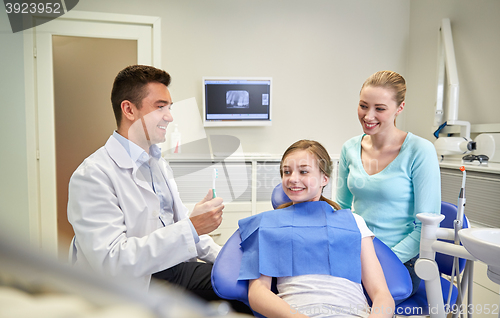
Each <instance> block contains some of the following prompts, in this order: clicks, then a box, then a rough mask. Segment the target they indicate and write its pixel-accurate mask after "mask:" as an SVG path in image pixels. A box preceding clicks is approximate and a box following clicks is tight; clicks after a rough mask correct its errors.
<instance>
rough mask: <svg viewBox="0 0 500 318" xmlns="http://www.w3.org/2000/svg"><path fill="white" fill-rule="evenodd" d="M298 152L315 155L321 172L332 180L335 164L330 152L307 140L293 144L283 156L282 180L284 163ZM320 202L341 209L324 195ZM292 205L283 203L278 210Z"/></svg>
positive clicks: (281, 164) (281, 165)
mask: <svg viewBox="0 0 500 318" xmlns="http://www.w3.org/2000/svg"><path fill="white" fill-rule="evenodd" d="M297 150H306V151H308V152H309V153H311V154H312V155H314V156H315V157H316V159H317V160H318V167H319V169H320V171H321V172H322V173H324V174H325V175H326V176H327V177H328V179H330V177H331V175H332V171H333V164H332V159H331V158H330V155H329V154H328V151H326V149H325V147H323V145H321V144H320V143H319V142H317V141H314V140H305V139H303V140H299V141H297V142H295V143H293V144H292V145H291V146H290V147H288V149H287V150H286V151H285V153H284V154H283V157H282V158H281V163H280V175H281V178H283V162H284V161H285V159H286V157H287V156H288V155H290V154H291V153H292V152H294V151H297ZM319 200H320V201H325V202H327V203H328V204H330V205H331V206H333V208H334V209H335V210H340V209H341V208H340V206H339V205H338V204H337V203H336V202H334V201H332V200H330V199H327V198H325V197H324V196H323V195H321V197H320V198H319ZM292 204H293V203H292V202H287V203H283V204H282V205H280V206H278V207H277V209H283V208H286V207H289V206H291V205H292Z"/></svg>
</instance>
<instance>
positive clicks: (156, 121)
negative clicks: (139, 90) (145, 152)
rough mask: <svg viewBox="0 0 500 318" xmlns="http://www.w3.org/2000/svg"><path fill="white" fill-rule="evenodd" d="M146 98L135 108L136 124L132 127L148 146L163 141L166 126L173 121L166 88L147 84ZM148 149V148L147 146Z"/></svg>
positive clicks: (156, 83) (154, 83)
mask: <svg viewBox="0 0 500 318" xmlns="http://www.w3.org/2000/svg"><path fill="white" fill-rule="evenodd" d="M145 89H146V90H147V91H148V94H147V96H146V97H145V98H144V99H143V100H142V102H141V104H142V105H141V106H142V107H141V108H140V109H137V108H136V115H135V117H136V122H135V123H134V125H133V126H135V127H134V129H136V130H137V131H141V129H142V133H141V135H142V136H143V138H142V139H145V141H146V143H148V144H149V145H152V144H158V143H162V142H164V141H165V134H166V132H167V126H168V124H169V123H170V122H172V121H173V117H172V114H171V113H170V108H171V107H172V97H171V96H170V92H169V90H168V88H167V87H166V86H165V85H163V84H161V83H158V82H152V83H148V84H147V85H146V87H145ZM147 147H148V148H149V146H147Z"/></svg>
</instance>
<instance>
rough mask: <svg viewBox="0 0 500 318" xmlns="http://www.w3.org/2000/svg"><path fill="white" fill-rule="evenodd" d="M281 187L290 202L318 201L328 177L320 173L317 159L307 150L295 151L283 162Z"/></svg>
mask: <svg viewBox="0 0 500 318" xmlns="http://www.w3.org/2000/svg"><path fill="white" fill-rule="evenodd" d="M282 167H283V168H282V169H283V171H282V172H283V178H282V185H283V190H284V191H285V193H286V195H287V196H288V197H289V198H290V200H292V202H293V203H294V204H295V203H300V202H306V201H318V200H319V198H320V197H321V192H322V190H323V187H324V186H326V185H327V184H328V177H327V176H326V175H325V174H324V173H323V172H321V170H320V169H319V165H318V159H317V158H316V156H315V155H313V154H312V153H311V152H309V151H307V150H296V151H293V152H292V153H290V154H289V155H288V156H286V157H285V159H284V160H283V165H282Z"/></svg>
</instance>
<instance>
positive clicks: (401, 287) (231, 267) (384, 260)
mask: <svg viewBox="0 0 500 318" xmlns="http://www.w3.org/2000/svg"><path fill="white" fill-rule="evenodd" d="M289 201H290V199H289V198H288V197H287V196H286V194H285V193H284V191H283V188H282V186H281V184H278V185H277V186H276V187H275V188H274V190H273V193H272V197H271V202H272V205H273V208H275V209H276V208H277V207H278V206H279V205H281V204H283V203H286V202H289ZM240 243H241V238H240V232H239V230H236V232H235V233H233V235H232V236H231V237H230V238H229V239H228V240H227V242H226V244H224V246H223V248H222V250H221V251H220V253H219V255H218V256H217V259H216V260H215V263H214V266H213V269H212V286H213V288H214V291H215V293H216V294H217V295H219V296H220V297H221V298H224V299H230V300H239V301H241V302H243V303H245V304H246V305H249V303H248V281H238V276H239V271H240V265H241V257H242V254H243V252H242V250H241V248H240ZM373 245H374V247H375V252H376V253H377V257H378V259H379V261H380V264H381V266H382V270H383V271H384V275H385V279H386V281H387V285H388V287H389V291H390V292H391V295H392V297H393V298H394V299H395V300H396V301H397V300H402V299H406V298H407V297H408V296H409V295H410V294H411V290H412V284H411V278H410V275H409V274H408V270H407V269H406V267H405V266H404V265H403V263H401V261H400V260H399V258H398V257H397V256H396V254H394V252H393V251H392V250H391V249H390V248H389V247H388V246H387V245H385V244H384V243H382V241H380V240H379V239H377V238H374V240H373ZM272 290H273V291H274V292H275V293H276V292H277V291H276V285H275V281H274V280H273V286H272ZM365 294H366V293H365ZM367 299H368V303H369V304H370V305H371V300H370V299H369V297H368V295H367ZM255 315H256V316H257V317H262V316H261V315H259V314H258V313H255Z"/></svg>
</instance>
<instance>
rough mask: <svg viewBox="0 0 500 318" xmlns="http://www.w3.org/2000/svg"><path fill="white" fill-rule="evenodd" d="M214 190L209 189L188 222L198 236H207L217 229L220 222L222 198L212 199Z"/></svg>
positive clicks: (222, 207) (195, 207)
mask: <svg viewBox="0 0 500 318" xmlns="http://www.w3.org/2000/svg"><path fill="white" fill-rule="evenodd" d="M213 193H214V189H210V190H209V191H208V193H207V195H206V196H205V197H204V198H203V200H201V201H200V202H198V203H196V205H195V206H194V209H193V211H192V212H191V216H190V220H191V223H192V224H193V226H194V228H195V229H196V232H197V233H198V235H203V234H208V233H210V232H212V231H213V230H215V229H216V228H218V227H219V225H220V224H221V222H222V210H223V209H224V205H223V204H222V202H223V201H222V198H217V197H216V198H213V196H214V194H213Z"/></svg>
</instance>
